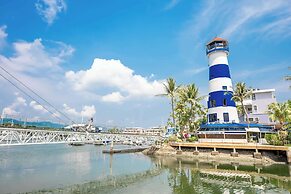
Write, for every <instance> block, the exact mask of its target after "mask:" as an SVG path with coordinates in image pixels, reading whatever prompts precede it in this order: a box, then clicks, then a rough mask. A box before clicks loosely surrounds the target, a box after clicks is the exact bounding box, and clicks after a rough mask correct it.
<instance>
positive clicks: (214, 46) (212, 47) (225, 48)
mask: <svg viewBox="0 0 291 194" xmlns="http://www.w3.org/2000/svg"><path fill="white" fill-rule="evenodd" d="M219 50H220V51H226V52H227V53H228V52H229V47H228V45H225V44H223V43H214V44H210V45H208V46H207V48H206V54H207V55H208V54H209V53H211V52H214V51H219Z"/></svg>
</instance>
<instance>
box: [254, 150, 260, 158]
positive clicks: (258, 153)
mask: <svg viewBox="0 0 291 194" xmlns="http://www.w3.org/2000/svg"><path fill="white" fill-rule="evenodd" d="M253 156H254V158H256V159H262V153H261V152H258V149H256V152H254V154H253Z"/></svg>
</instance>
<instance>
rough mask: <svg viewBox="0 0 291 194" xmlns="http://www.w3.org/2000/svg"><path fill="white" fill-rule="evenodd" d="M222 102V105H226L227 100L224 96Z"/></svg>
mask: <svg viewBox="0 0 291 194" xmlns="http://www.w3.org/2000/svg"><path fill="white" fill-rule="evenodd" d="M222 104H223V106H227V100H226V98H224V99H223V102H222Z"/></svg>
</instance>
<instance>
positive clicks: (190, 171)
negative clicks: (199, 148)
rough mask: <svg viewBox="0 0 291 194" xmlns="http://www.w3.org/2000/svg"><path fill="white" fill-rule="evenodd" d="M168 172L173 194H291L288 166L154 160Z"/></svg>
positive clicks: (171, 159) (168, 159) (167, 159)
mask: <svg viewBox="0 0 291 194" xmlns="http://www.w3.org/2000/svg"><path fill="white" fill-rule="evenodd" d="M153 161H154V162H159V163H162V166H163V168H165V169H168V181H169V186H170V187H171V189H172V192H173V193H179V194H180V193H290V191H291V179H290V170H289V169H290V168H289V167H288V166H287V165H271V166H262V165H257V166H255V165H254V166H248V165H239V164H237V163H236V164H219V163H217V162H212V163H207V162H198V161H191V160H190V161H189V160H184V161H183V160H181V159H175V158H165V157H161V158H153Z"/></svg>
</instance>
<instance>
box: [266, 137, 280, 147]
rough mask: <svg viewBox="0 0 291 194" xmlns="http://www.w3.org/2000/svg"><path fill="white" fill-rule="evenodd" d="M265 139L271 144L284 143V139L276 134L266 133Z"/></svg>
mask: <svg viewBox="0 0 291 194" xmlns="http://www.w3.org/2000/svg"><path fill="white" fill-rule="evenodd" d="M265 139H266V141H267V142H268V143H269V144H271V145H277V146H279V145H284V141H282V139H280V137H279V135H278V134H266V136H265Z"/></svg>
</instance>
